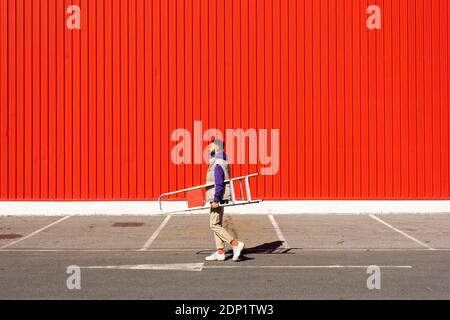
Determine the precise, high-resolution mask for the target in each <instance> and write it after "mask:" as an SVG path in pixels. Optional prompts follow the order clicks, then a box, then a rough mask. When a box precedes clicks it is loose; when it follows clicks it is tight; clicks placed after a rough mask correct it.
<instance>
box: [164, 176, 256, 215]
mask: <svg viewBox="0 0 450 320" xmlns="http://www.w3.org/2000/svg"><path fill="white" fill-rule="evenodd" d="M257 175H258V173H253V174H249V175H246V176H241V177H237V178H231V179H230V180H225V184H230V196H231V200H230V202H228V203H225V204H220V205H219V206H221V207H232V206H241V205H247V204H254V203H258V202H261V201H263V200H262V199H259V200H253V199H252V195H251V190H250V178H252V177H256V176H257ZM242 181H244V185H245V195H246V198H245V200H236V194H235V186H234V182H239V185H240V194H241V198H242V199H244V190H243V188H242ZM211 186H214V183H209V184H203V185H201V186H197V187H191V188H187V189H182V190H177V191H171V192H166V193H163V194H161V195H160V196H159V197H158V205H159V210H160V211H161V213H176V212H188V211H197V210H204V209H209V208H211V205H210V204H209V203H208V204H205V205H204V206H198V207H193V208H189V207H188V208H186V209H179V210H174V211H164V210H163V207H162V202H163V201H162V199H163V198H164V197H168V196H170V195H174V194H178V193H184V192H188V191H193V190H198V189H202V188H205V189H206V188H207V187H211ZM166 201H167V200H166Z"/></svg>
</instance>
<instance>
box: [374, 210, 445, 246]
mask: <svg viewBox="0 0 450 320" xmlns="http://www.w3.org/2000/svg"><path fill="white" fill-rule="evenodd" d="M369 216H370V217H372V218H373V219H375V220H377V221H378V222H380V223H382V224H384V225H385V226H387V227H389V228H391V229H392V230H394V231H396V232H398V233H400V234H401V235H403V236H405V237H407V238H408V239H410V240H412V241H414V242H415V243H417V244H420V245H421V246H422V247H425V248H427V249H429V250H436V249H434V248H432V247H430V246H429V245H427V244H426V243H423V242H422V241H420V240H418V239H416V238H414V237H413V236H410V235H409V234H407V233H406V232H403V231H402V230H400V229H397V228H396V227H394V226H392V225H390V224H389V223H387V222H385V221H383V220H381V219H380V218H378V217H376V216H374V215H373V214H369Z"/></svg>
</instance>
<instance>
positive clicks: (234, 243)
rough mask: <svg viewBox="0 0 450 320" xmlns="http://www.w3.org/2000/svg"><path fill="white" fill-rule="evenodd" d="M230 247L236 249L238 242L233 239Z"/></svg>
mask: <svg viewBox="0 0 450 320" xmlns="http://www.w3.org/2000/svg"><path fill="white" fill-rule="evenodd" d="M231 245H232V246H233V247H236V246H237V245H238V241H237V240H236V239H234V240H233V241H231Z"/></svg>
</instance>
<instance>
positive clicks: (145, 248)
mask: <svg viewBox="0 0 450 320" xmlns="http://www.w3.org/2000/svg"><path fill="white" fill-rule="evenodd" d="M170 217H171V216H167V217H166V218H165V219H164V220H163V222H161V224H160V225H159V227H158V229H156V231H155V232H153V234H152V236H151V237H150V238H149V239H148V240H147V242H146V243H145V244H144V245H143V246H142V248H141V249H139V251H145V250H147V249H148V248H149V247H150V246H151V245H152V243H153V241H155V240H156V238H157V237H158V236H159V234H160V233H161V231H162V229H164V227H165V226H166V224H167V222H169V220H170Z"/></svg>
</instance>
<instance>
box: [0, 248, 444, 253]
mask: <svg viewBox="0 0 450 320" xmlns="http://www.w3.org/2000/svg"><path fill="white" fill-rule="evenodd" d="M289 250H291V252H292V251H296V250H298V251H303V252H320V251H325V252H422V251H424V252H428V251H430V249H428V248H397V249H396V248H393V249H384V248H374V249H373V248H367V249H365V248H345V249H344V248H341V249H339V248H337V249H335V248H319V249H313V248H310V249H308V248H289ZM199 251H201V252H203V253H205V254H206V253H209V252H213V251H214V250H211V248H205V249H197V248H186V249H183V248H179V249H177V248H160V249H158V248H155V249H146V250H144V251H143V250H142V249H25V248H24V249H20V248H18V249H4V250H0V253H2V252H3V253H6V252H86V253H89V252H135V253H145V252H199ZM255 251H256V252H265V251H268V250H267V249H261V250H255ZM269 251H271V252H270V253H267V254H284V253H283V252H280V253H278V252H272V249H269ZM432 251H436V252H439V251H443V252H447V251H450V248H439V249H436V248H434V249H433V250H432ZM247 254H248V252H247ZM250 254H252V253H250Z"/></svg>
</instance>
